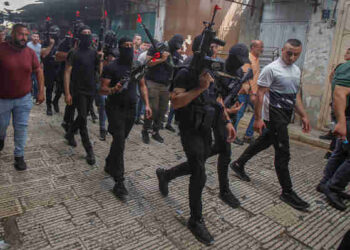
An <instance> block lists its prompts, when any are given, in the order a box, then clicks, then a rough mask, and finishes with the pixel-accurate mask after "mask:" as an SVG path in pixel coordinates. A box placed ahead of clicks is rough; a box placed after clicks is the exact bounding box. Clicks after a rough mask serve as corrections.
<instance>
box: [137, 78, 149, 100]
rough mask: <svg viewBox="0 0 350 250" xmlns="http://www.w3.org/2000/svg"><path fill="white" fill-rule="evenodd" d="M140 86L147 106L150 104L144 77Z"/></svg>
mask: <svg viewBox="0 0 350 250" xmlns="http://www.w3.org/2000/svg"><path fill="white" fill-rule="evenodd" d="M139 87H140V93H141V96H142V100H143V101H144V103H145V106H149V99H148V89H147V85H146V81H145V79H144V78H142V79H141V80H140V82H139Z"/></svg>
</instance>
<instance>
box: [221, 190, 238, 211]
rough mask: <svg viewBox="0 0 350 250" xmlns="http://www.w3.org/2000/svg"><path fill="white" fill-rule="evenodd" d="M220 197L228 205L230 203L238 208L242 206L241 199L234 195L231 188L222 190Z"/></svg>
mask: <svg viewBox="0 0 350 250" xmlns="http://www.w3.org/2000/svg"><path fill="white" fill-rule="evenodd" d="M219 198H220V199H221V200H222V201H223V202H225V203H226V204H227V205H229V206H230V207H232V208H238V207H240V205H241V203H240V202H239V200H238V199H237V198H236V197H235V196H234V195H233V193H232V192H231V190H225V191H223V192H220V194H219Z"/></svg>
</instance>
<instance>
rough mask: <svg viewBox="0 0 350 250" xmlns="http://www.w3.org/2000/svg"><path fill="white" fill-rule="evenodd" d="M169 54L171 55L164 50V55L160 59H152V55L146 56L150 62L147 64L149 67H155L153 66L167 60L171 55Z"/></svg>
mask: <svg viewBox="0 0 350 250" xmlns="http://www.w3.org/2000/svg"><path fill="white" fill-rule="evenodd" d="M169 55H170V53H168V52H164V53H163V54H162V57H161V58H159V59H154V60H151V59H152V56H147V57H146V62H148V63H147V65H148V66H149V67H153V66H156V65H157V64H160V63H163V62H165V61H166V60H167V59H168V56H169Z"/></svg>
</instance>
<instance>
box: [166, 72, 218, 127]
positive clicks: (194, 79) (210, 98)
mask: <svg viewBox="0 0 350 250" xmlns="http://www.w3.org/2000/svg"><path fill="white" fill-rule="evenodd" d="M198 81H199V79H198V76H196V75H194V74H193V73H192V72H191V71H190V70H189V69H188V68H187V67H184V68H182V69H180V70H179V72H178V73H177V74H176V76H175V79H174V83H173V87H174V89H175V88H182V89H185V90H186V91H190V90H191V89H194V88H196V87H198V84H199V82H198ZM216 98H217V93H216V90H215V84H214V82H212V83H210V86H209V88H208V89H206V90H205V91H203V92H202V93H201V94H200V95H199V96H198V97H197V98H195V99H194V100H192V102H190V103H189V104H188V105H187V106H185V107H183V108H180V109H177V110H176V111H175V116H176V119H177V120H178V121H179V122H180V124H181V126H182V127H183V128H184V127H191V126H193V124H192V121H191V117H192V116H193V113H192V111H193V109H192V107H194V106H196V107H199V106H200V107H205V109H206V111H205V112H207V113H212V114H214V113H215V111H216V107H218V105H219V104H218V103H217V101H216Z"/></svg>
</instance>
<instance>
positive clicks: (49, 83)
mask: <svg viewBox="0 0 350 250" xmlns="http://www.w3.org/2000/svg"><path fill="white" fill-rule="evenodd" d="M55 86H56V93H55V97H54V100H53V101H52V93H53V91H54V88H55ZM45 87H46V105H48V106H50V105H51V104H52V102H58V100H59V99H60V97H61V95H62V94H63V92H64V89H63V82H60V81H55V80H51V79H47V80H45Z"/></svg>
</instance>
